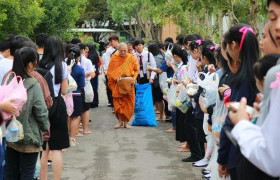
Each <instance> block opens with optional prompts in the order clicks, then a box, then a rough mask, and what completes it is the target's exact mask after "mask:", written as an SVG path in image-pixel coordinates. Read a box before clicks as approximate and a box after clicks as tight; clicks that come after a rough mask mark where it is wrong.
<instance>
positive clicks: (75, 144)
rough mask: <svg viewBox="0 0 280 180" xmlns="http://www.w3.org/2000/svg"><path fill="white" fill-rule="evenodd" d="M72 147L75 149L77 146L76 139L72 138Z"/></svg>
mask: <svg viewBox="0 0 280 180" xmlns="http://www.w3.org/2000/svg"><path fill="white" fill-rule="evenodd" d="M70 146H71V147H75V146H77V142H76V139H74V138H70Z"/></svg>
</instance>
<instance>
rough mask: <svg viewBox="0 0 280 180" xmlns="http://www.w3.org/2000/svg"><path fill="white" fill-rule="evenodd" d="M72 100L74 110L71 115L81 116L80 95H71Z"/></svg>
mask: <svg viewBox="0 0 280 180" xmlns="http://www.w3.org/2000/svg"><path fill="white" fill-rule="evenodd" d="M73 102H74V111H73V113H72V115H71V117H77V116H81V114H82V96H81V95H73Z"/></svg>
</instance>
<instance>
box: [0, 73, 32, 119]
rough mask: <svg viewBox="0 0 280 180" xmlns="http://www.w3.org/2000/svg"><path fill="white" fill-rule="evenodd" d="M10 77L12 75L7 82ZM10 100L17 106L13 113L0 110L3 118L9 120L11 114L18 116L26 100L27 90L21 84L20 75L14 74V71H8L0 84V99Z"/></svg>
mask: <svg viewBox="0 0 280 180" xmlns="http://www.w3.org/2000/svg"><path fill="white" fill-rule="evenodd" d="M10 77H13V78H12V79H11V81H10V82H9V83H8V80H9V79H10ZM7 100H12V104H13V105H14V106H15V107H16V108H17V112H16V113H15V114H8V113H6V112H1V115H2V118H3V120H9V119H11V118H12V115H16V116H18V115H19V114H20V111H21V110H22V107H23V105H24V104H25V103H26V101H27V90H26V89H25V87H24V85H23V80H22V78H21V77H20V76H16V74H15V73H14V72H10V73H9V74H8V75H7V76H6V78H5V82H4V84H3V85H1V86H0V101H7Z"/></svg>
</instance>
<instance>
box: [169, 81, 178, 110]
mask: <svg viewBox="0 0 280 180" xmlns="http://www.w3.org/2000/svg"><path fill="white" fill-rule="evenodd" d="M176 89H177V85H176V84H172V85H171V86H170V89H169V91H168V93H167V99H168V110H169V111H173V110H174V108H175V103H176Z"/></svg>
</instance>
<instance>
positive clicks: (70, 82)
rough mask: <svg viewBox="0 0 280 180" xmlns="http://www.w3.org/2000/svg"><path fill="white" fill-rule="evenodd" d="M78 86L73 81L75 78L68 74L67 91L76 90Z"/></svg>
mask: <svg viewBox="0 0 280 180" xmlns="http://www.w3.org/2000/svg"><path fill="white" fill-rule="evenodd" d="M77 88H78V85H77V83H76V81H75V79H74V78H73V77H72V76H71V75H70V74H68V87H67V93H70V92H73V91H76V90H77Z"/></svg>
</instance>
